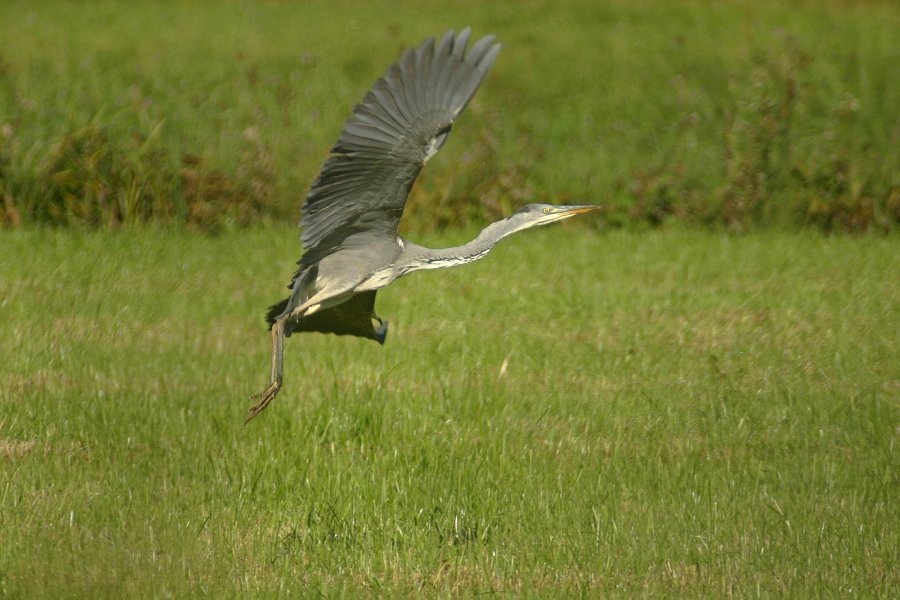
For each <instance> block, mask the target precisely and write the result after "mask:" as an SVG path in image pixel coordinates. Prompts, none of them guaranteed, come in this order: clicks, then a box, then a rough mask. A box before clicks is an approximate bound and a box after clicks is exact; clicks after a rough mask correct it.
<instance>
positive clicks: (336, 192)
mask: <svg viewBox="0 0 900 600" xmlns="http://www.w3.org/2000/svg"><path fill="white" fill-rule="evenodd" d="M470 33H471V31H470V29H469V28H466V29H463V30H462V31H461V32H460V33H459V34H458V35H457V34H455V33H454V32H453V30H451V31H448V32H447V33H446V34H445V35H444V36H443V37H442V38H441V39H440V41H437V42H436V41H435V39H434V38H429V39H428V40H426V41H425V42H423V43H422V44H421V45H420V46H419V47H418V48H415V49H407V50H406V51H404V52H403V54H402V55H401V57H400V60H399V61H398V62H396V63H394V64H392V65H391V66H390V67H389V68H388V70H387V72H386V73H385V75H384V76H383V77H381V78H380V79H379V80H378V81H376V82H375V85H374V87H373V88H372V90H371V91H370V92H369V93H368V94H366V96H365V98H363V101H362V102H361V103H360V104H358V105H356V107H355V108H354V109H353V114H352V115H351V116H350V117H349V118H348V119H347V121H346V122H345V123H344V128H343V130H342V131H341V134H340V137H339V138H338V141H337V143H336V144H335V145H334V147H333V148H332V149H331V156H330V157H329V158H328V159H327V160H326V162H325V165H324V166H323V167H322V170H321V172H320V173H319V176H318V178H316V180H315V181H314V182H313V184H312V188H311V190H310V192H309V195H308V196H307V198H306V201H305V202H304V204H303V209H302V217H301V219H300V226H301V227H302V228H303V233H302V236H301V239H302V242H303V250H304V252H303V255H302V257H301V258H300V260H299V262H298V265H299V268H298V269H297V272H296V273H295V275H294V277H293V279H292V281H291V283H290V285H289V286H288V287H289V288H290V289H291V294H290V296H289V297H288V298H286V299H284V300H282V301H281V302H279V303H278V304H275V305H273V306H272V307H270V308H269V312H268V315H267V321H268V323H269V325H270V327H271V332H272V369H271V376H270V378H269V385H268V387H267V388H266V389H265V391H263V392H262V393H260V394H257V395H256V396H254V397H253V400H258V402H257V403H256V404H255V405H254V406H253V407H252V408H250V409H249V411H248V412H249V415H248V416H247V421H250V419H252V418H253V417H255V416H256V415H258V414H259V413H260V412H262V410H263V409H265V408H266V407H267V406H268V405H269V403H270V402H271V401H272V400H273V399H274V398H275V396H276V395H277V394H278V391H279V390H280V389H281V386H282V374H283V348H284V338H285V337H289V336H290V335H291V334H292V333H294V332H297V331H318V332H322V333H334V334H337V335H354V336H359V337H363V338H368V339H371V340H375V341H377V342H379V343H381V344H383V343H384V339H385V335H386V334H387V322H386V321H382V320H381V318H380V317H378V315H376V314H375V310H374V307H375V294H376V293H377V290H379V289H381V288H383V287H385V286H386V285H388V284H389V283H391V282H392V281H394V280H395V279H397V278H398V277H401V276H403V275H405V274H407V273H411V272H413V271H419V270H423V269H440V268H443V267H454V266H456V265H462V264H465V263H469V262H472V261H475V260H479V259H481V258H484V256H485V255H486V254H487V253H488V252H490V250H491V248H493V247H494V244H496V243H497V242H499V241H500V240H501V239H503V238H504V237H506V236H508V235H510V234H513V233H516V232H517V231H522V230H524V229H528V228H530V227H536V226H538V225H546V224H548V223H554V222H556V221H561V220H562V219H567V218H569V217H572V216H574V215H577V214H580V213H584V212H587V211H590V210H594V209H597V208H599V206H595V205H567V206H563V205H552V204H529V205H527V206H525V207H523V208H521V209H520V210H518V211H517V212H516V213H514V214H513V215H512V216H510V217H508V218H505V219H501V220H499V221H497V222H495V223H492V224H490V225H488V226H487V227H485V228H484V229H483V230H482V231H481V233H479V234H478V236H477V237H476V238H475V239H474V240H472V241H470V242H469V243H467V244H463V245H462V246H456V247H453V248H442V249H431V248H425V247H423V246H419V245H418V244H414V243H413V242H410V241H408V240H405V239H403V238H402V237H400V236H399V235H398V232H397V228H398V226H399V224H400V217H401V215H402V214H403V207H404V205H405V204H406V198H407V195H408V194H409V190H410V188H411V187H412V184H413V181H414V180H415V178H416V176H417V175H418V174H419V171H421V170H422V167H423V166H425V163H426V162H428V160H429V159H430V158H431V157H432V156H434V154H435V153H436V152H437V151H438V150H439V149H440V148H441V146H443V145H444V143H445V142H446V141H447V136H448V135H449V134H450V127H451V126H452V125H453V123H454V122H455V121H456V118H457V117H458V116H459V115H460V113H461V112H462V110H463V109H464V108H465V106H466V104H468V103H469V100H470V99H471V98H472V96H473V95H474V94H475V91H476V90H477V89H478V87H479V86H480V85H481V82H482V81H483V80H484V78H485V76H486V75H487V73H488V70H489V69H490V68H491V65H492V64H493V62H494V59H495V58H496V57H497V53H498V52H499V51H500V45H499V44H495V43H494V36H492V35H489V36H486V37H484V38H482V39H480V40H479V41H477V42H475V44H473V45H472V47H471V48H469V49H468V52H467V51H466V47H467V45H468V41H469V35H470Z"/></svg>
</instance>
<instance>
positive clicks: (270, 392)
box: [244, 379, 281, 425]
mask: <svg viewBox="0 0 900 600" xmlns="http://www.w3.org/2000/svg"><path fill="white" fill-rule="evenodd" d="M280 389H281V380H280V379H276V380H275V381H273V382H272V383H270V384H269V387H267V388H266V389H265V391H264V392H262V393H261V394H256V395H255V396H251V397H250V399H251V400H258V402H257V403H256V404H255V405H254V406H252V407H251V408H250V410H248V411H247V413H248V414H247V418H246V419H244V425H246V424H247V423H249V422H250V420H251V419H252V418H253V417H255V416H256V415H258V414H259V413H261V412H262V411H264V410H265V409H266V407H267V406H268V405H269V402H271V401H272V400H274V399H275V396H277V395H278V390H280Z"/></svg>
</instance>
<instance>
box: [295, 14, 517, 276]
mask: <svg viewBox="0 0 900 600" xmlns="http://www.w3.org/2000/svg"><path fill="white" fill-rule="evenodd" d="M469 35H470V30H469V29H468V28H466V29H464V30H462V31H461V32H460V33H459V35H454V32H453V31H452V30H451V31H448V32H447V33H446V34H445V35H444V37H443V38H441V40H440V42H438V43H435V40H434V38H429V39H428V40H426V41H425V42H424V43H423V44H422V45H421V46H419V47H418V48H416V49H408V50H406V51H405V52H404V53H403V54H402V56H401V57H400V60H399V62H397V63H394V64H393V65H391V66H390V67H389V68H388V70H387V73H386V74H385V75H384V77H382V78H380V79H379V80H378V81H376V82H375V86H374V87H373V89H372V91H370V92H369V93H368V94H366V97H365V98H364V99H363V101H362V103H360V104H358V105H357V106H356V107H355V108H354V109H353V115H351V116H350V118H349V119H347V122H346V123H345V124H344V129H343V131H342V132H341V135H340V137H339V138H338V141H337V143H336V144H335V145H334V147H333V148H332V149H331V152H332V156H331V157H330V158H329V159H328V160H327V161H326V162H325V165H324V167H323V168H322V171H321V173H319V176H318V178H317V179H316V180H315V182H314V183H313V185H312V189H311V190H310V192H309V196H307V198H306V202H305V203H304V205H303V217H302V219H301V220H300V225H301V227H303V235H302V240H303V247H304V249H305V253H304V255H303V257H302V258H301V259H300V264H301V269H302V268H303V267H306V266H308V265H310V264H314V263H316V262H318V261H319V260H321V259H322V257H324V256H327V255H328V254H331V253H332V252H334V251H335V250H337V249H339V248H340V247H342V245H344V242H345V240H347V238H348V237H351V236H354V235H357V234H360V233H364V234H366V235H373V234H374V235H384V236H390V237H392V238H393V237H395V236H396V235H397V228H398V226H399V224H400V217H401V215H402V214H403V207H404V205H405V204H406V197H407V195H408V194H409V190H410V187H412V184H413V181H414V180H415V178H416V176H417V175H418V174H419V171H421V170H422V167H423V166H424V165H425V162H426V161H427V160H428V159H429V158H431V156H432V155H433V154H434V153H435V152H437V150H438V149H439V148H440V147H441V146H442V145H443V143H444V141H445V140H446V138H447V135H448V134H449V132H450V126H451V124H452V123H453V121H454V120H455V119H456V117H458V116H459V114H460V113H461V112H462V110H463V108H465V106H466V104H468V102H469V100H470V99H471V98H472V96H473V95H474V94H475V91H476V90H477V89H478V86H479V85H481V82H482V81H483V80H484V77H485V76H486V75H487V72H488V70H489V69H490V67H491V65H492V64H493V62H494V59H495V58H496V56H497V53H498V52H499V51H500V45H499V44H494V43H493V41H494V37H493V36H487V37H484V38H482V39H481V40H479V41H478V42H476V43H475V44H474V45H473V46H472V48H471V49H469V51H468V53H466V45H467V43H468V41H469Z"/></svg>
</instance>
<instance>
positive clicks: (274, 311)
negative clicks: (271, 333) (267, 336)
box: [266, 298, 290, 329]
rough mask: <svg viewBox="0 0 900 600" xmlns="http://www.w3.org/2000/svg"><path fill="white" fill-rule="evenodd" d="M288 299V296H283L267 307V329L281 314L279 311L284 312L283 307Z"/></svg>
mask: <svg viewBox="0 0 900 600" xmlns="http://www.w3.org/2000/svg"><path fill="white" fill-rule="evenodd" d="M288 301H290V298H285V299H284V300H282V301H281V302H279V303H278V304H273V305H272V306H270V307H269V311H268V312H267V313H266V323H268V324H269V329H272V325H274V324H275V319H277V318H278V317H280V316H281V313H283V312H284V309H286V308H287V305H288Z"/></svg>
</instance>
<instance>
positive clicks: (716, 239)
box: [0, 226, 900, 598]
mask: <svg viewBox="0 0 900 600" xmlns="http://www.w3.org/2000/svg"><path fill="white" fill-rule="evenodd" d="M465 236H466V233H465V232H458V233H453V234H449V233H448V234H442V235H433V236H430V237H431V239H425V240H420V241H424V242H428V243H430V244H431V245H442V244H451V243H456V242H459V241H460V240H461V239H462V238H464V237H465ZM297 246H298V242H297V239H296V232H295V230H293V229H287V228H265V229H263V228H257V229H250V230H247V231H244V232H240V233H234V232H226V233H224V234H222V235H220V236H215V237H210V236H204V235H186V234H184V233H180V234H179V233H171V232H164V231H153V230H149V229H141V230H124V231H121V232H119V233H115V234H110V233H105V234H101V233H84V232H62V231H50V230H20V231H12V232H6V233H4V235H3V236H0V256H2V257H3V260H2V261H0V340H2V343H0V540H2V543H0V595H3V596H7V597H22V598H35V597H53V598H61V597H91V598H96V597H122V596H123V595H127V596H141V597H169V596H171V597H196V596H207V597H236V596H242V597H243V596H247V595H250V596H261V597H274V596H283V597H296V596H297V595H303V596H313V595H317V594H322V595H325V596H328V597H336V596H341V595H344V596H348V597H354V596H358V595H370V596H375V597H385V596H398V595H400V596H403V595H425V596H430V597H448V596H457V595H462V596H474V595H480V594H487V593H492V594H498V595H501V596H505V595H533V596H536V597H547V598H551V597H554V598H555V597H560V596H562V595H571V596H579V595H586V596H597V595H600V596H610V595H621V596H626V597H627V596H633V595H644V594H646V595H653V596H671V595H673V594H677V595H686V596H695V595H703V596H709V597H723V596H726V595H736V596H756V595H762V596H783V595H788V596H793V597H813V596H841V597H847V596H859V597H896V596H897V594H898V586H900V571H898V567H897V565H898V564H900V556H898V547H900V540H898V528H897V523H898V522H900V519H898V517H900V514H898V513H900V510H898V506H900V504H898V502H897V496H898V477H897V474H898V472H900V471H898V459H897V449H896V442H897V431H898V430H897V427H898V424H900V405H898V396H900V363H898V361H897V353H898V347H900V345H898V342H900V340H898V337H900V327H898V315H900V286H898V280H897V273H900V244H898V241H897V239H896V238H880V237H877V236H869V237H862V238H851V237H840V236H836V237H823V236H820V235H816V234H809V233H807V234H775V233H758V234H753V235H749V236H741V237H735V236H722V235H717V234H711V233H696V232H681V231H667V232H651V233H645V234H641V235H639V234H636V233H627V232H612V233H605V234H597V233H595V232H593V231H591V230H589V229H588V228H585V227H579V226H571V227H567V226H561V227H557V228H555V229H548V230H541V231H536V232H529V233H526V234H522V235H521V236H519V237H518V238H513V239H510V240H507V241H505V242H504V243H503V244H501V245H500V246H499V247H498V248H497V249H496V250H495V252H494V254H492V256H490V257H488V258H487V259H486V260H484V261H482V262H480V263H476V264H473V265H469V266H467V267H463V268H460V269H455V270H449V271H447V272H441V273H423V274H418V275H413V276H410V277H408V278H406V279H402V280H400V281H398V282H397V283H396V284H395V285H394V286H392V288H390V289H389V290H386V291H384V292H382V293H381V294H380V296H379V301H378V310H379V312H380V314H382V316H385V317H387V318H389V319H390V320H391V326H392V329H391V331H390V333H389V335H388V340H387V344H386V346H385V347H384V348H381V347H379V346H378V345H376V344H374V343H372V342H369V341H362V340H358V339H346V338H337V337H334V336H323V335H318V334H309V335H300V336H296V337H292V338H291V339H290V340H288V344H287V347H286V352H287V354H286V388H285V390H284V391H283V392H282V394H281V395H280V396H279V397H278V399H277V400H276V401H275V402H274V403H273V405H272V406H271V407H270V408H269V409H268V410H267V411H266V413H264V414H263V415H262V416H261V417H260V418H258V419H257V420H255V421H253V422H252V423H251V424H250V425H249V426H247V427H244V426H243V425H242V424H241V423H242V417H243V415H244V410H245V409H246V407H247V406H248V402H247V400H246V398H247V396H248V395H249V394H251V393H253V392H256V391H259V389H261V387H262V386H263V385H264V384H265V382H266V377H267V362H268V355H267V352H268V346H269V342H268V336H267V334H266V332H265V329H264V325H263V322H262V314H263V311H264V309H265V307H266V306H267V304H268V303H269V302H271V301H274V300H275V299H277V298H278V297H280V294H281V293H282V292H283V287H282V285H283V284H284V283H285V282H286V281H287V278H288V276H289V274H290V272H291V266H292V261H293V260H294V258H295V256H296V252H297Z"/></svg>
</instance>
